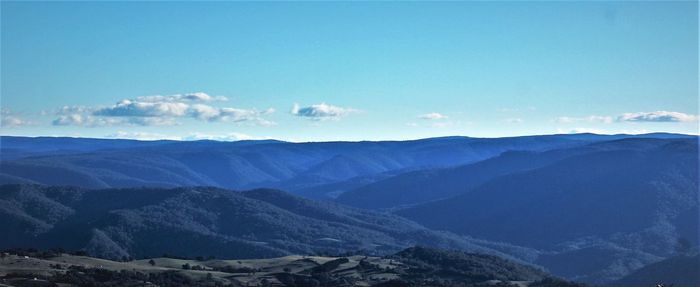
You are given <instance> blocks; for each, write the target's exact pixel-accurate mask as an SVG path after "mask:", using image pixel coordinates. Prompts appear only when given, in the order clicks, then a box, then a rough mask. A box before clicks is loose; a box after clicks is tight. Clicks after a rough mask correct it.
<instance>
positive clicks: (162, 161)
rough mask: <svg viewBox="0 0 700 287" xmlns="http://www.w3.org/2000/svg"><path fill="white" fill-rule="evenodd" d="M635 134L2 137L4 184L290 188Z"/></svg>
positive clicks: (0, 158)
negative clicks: (327, 138) (359, 138)
mask: <svg viewBox="0 0 700 287" xmlns="http://www.w3.org/2000/svg"><path fill="white" fill-rule="evenodd" d="M629 137H655V138H662V137H663V138H680V137H688V136H686V135H675V134H649V135H634V136H633V135H594V134H573V135H547V136H523V137H512V138H469V137H443V138H430V139H422V140H412V141H379V142H310V143H290V142H281V141H274V140H263V141H238V142H217V141H192V142H187V141H184V142H183V141H134V140H118V139H83V138H50V137H39V138H26V137H10V136H2V137H0V183H35V184H47V185H75V186H81V187H87V188H109V187H138V186H152V187H177V186H217V187H222V188H232V189H252V188H261V187H269V188H279V189H284V190H287V191H290V192H294V191H295V190H302V189H310V188H313V187H315V186H321V185H327V184H332V183H339V182H342V181H345V180H348V179H351V178H355V177H365V178H372V176H374V175H379V174H382V173H386V172H393V171H400V170H411V169H418V168H431V167H433V168H434V167H448V166H456V165H463V164H468V163H473V162H477V161H480V160H484V159H487V158H491V157H494V156H497V155H499V154H501V153H503V152H505V151H509V150H522V151H545V150H550V149H555V148H564V147H571V146H578V145H583V144H587V143H591V142H595V141H602V140H610V139H617V138H629Z"/></svg>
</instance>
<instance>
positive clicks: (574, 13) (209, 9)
mask: <svg viewBox="0 0 700 287" xmlns="http://www.w3.org/2000/svg"><path fill="white" fill-rule="evenodd" d="M0 5H2V23H1V24H2V34H1V36H2V39H1V40H2V47H1V48H2V50H1V54H2V58H1V68H2V70H1V72H2V75H1V84H2V85H1V102H0V103H1V105H2V116H3V125H2V134H5V135H31V136H39V135H52V136H57V135H67V136H84V137H134V138H145V139H150V138H175V139H196V138H218V139H236V138H277V139H283V140H293V141H308V140H313V141H318V140H379V139H413V138H423V137H433V136H446V135H466V136H485V137H498V136H511V135H527V134H552V133H570V132H576V131H593V132H600V133H619V132H625V133H642V132H656V131H667V132H680V133H692V134H697V133H698V118H697V114H698V76H699V75H698V4H697V2H694V1H693V2H658V3H654V2H623V1H618V2H500V3H490V2H467V3H455V2H448V3H415V2H410V3H387V2H382V3H367V2H361V3H337V2H334V3H313V2H305V3H221V2H213V3H197V2H169V3H155V2H150V3H130V2H108V3H99V2H91V3H81V2H75V3H30V2H6V1H3V2H2V4H0ZM195 92H198V93H204V95H203V94H192V93H195ZM156 95H160V96H161V97H149V96H156ZM224 97H225V98H226V99H227V100H225V101H224V100H223V99H224ZM295 103H296V104H297V105H296V106H295Z"/></svg>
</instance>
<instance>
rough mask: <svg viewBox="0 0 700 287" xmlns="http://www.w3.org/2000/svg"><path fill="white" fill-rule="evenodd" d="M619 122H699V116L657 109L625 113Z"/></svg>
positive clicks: (619, 118)
mask: <svg viewBox="0 0 700 287" xmlns="http://www.w3.org/2000/svg"><path fill="white" fill-rule="evenodd" d="M617 121H619V122H660V123H663V122H697V121H698V116H697V115H691V114H685V113H681V112H669V111H655V112H637V113H624V114H622V115H620V116H618V117H617Z"/></svg>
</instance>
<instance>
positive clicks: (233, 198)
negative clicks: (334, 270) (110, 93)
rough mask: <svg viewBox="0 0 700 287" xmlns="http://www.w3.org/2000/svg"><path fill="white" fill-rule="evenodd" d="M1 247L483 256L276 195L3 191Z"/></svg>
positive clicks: (389, 220)
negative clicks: (431, 250) (427, 248)
mask: <svg viewBox="0 0 700 287" xmlns="http://www.w3.org/2000/svg"><path fill="white" fill-rule="evenodd" d="M0 220H1V222H0V223H1V224H2V225H3V229H4V230H5V231H6V232H5V234H7V235H8V236H3V237H2V238H0V248H11V247H41V248H51V247H62V248H65V249H67V250H78V249H80V250H85V251H87V252H88V253H89V254H92V255H95V256H100V257H106V258H122V257H143V256H158V255H161V254H164V253H168V254H175V255H181V256H199V255H202V256H209V255H214V256H217V257H221V256H225V257H244V258H254V257H270V256H279V255H285V254H291V253H296V254H314V253H318V252H332V253H339V252H345V251H352V250H367V252H368V253H377V254H382V253H387V252H391V251H394V250H398V249H400V248H402V247H405V246H409V245H412V244H425V245H431V246H437V247H447V248H456V249H471V250H482V251H489V250H488V249H487V248H482V247H480V246H479V245H477V244H474V243H471V242H469V241H467V240H466V239H464V238H461V237H458V236H454V235H449V234H443V233H436V232H433V231H430V230H428V229H426V228H424V227H422V226H420V225H418V224H415V223H413V222H411V221H408V220H406V219H403V218H400V217H397V216H393V215H387V214H380V213H374V212H369V211H364V210H357V209H353V208H348V207H343V206H340V205H337V204H333V203H319V202H315V201H311V200H307V199H302V198H298V197H294V196H291V195H288V194H285V193H283V192H280V191H275V190H254V191H248V192H235V191H230V190H223V189H217V188H176V189H157V188H131V189H105V190H86V189H79V188H62V187H41V186H37V185H4V186H0Z"/></svg>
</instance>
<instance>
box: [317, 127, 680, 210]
mask: <svg viewBox="0 0 700 287" xmlns="http://www.w3.org/2000/svg"><path fill="white" fill-rule="evenodd" d="M583 136H584V135H581V137H583ZM618 141H619V139H614V140H612V141H604V142H594V143H592V144H587V145H584V146H574V147H565V148H558V149H552V150H547V151H506V152H503V153H501V154H500V155H499V156H496V157H492V158H489V159H486V160H483V161H479V162H476V163H472V164H467V165H462V166H455V167H447V168H432V169H421V170H415V171H410V172H405V173H400V174H397V175H394V176H387V177H384V178H383V179H380V180H376V181H374V182H369V183H366V184H364V185H361V186H351V187H350V188H346V189H348V190H347V191H345V192H343V193H342V194H340V195H339V196H338V198H337V199H336V200H337V201H338V202H340V203H343V204H347V205H351V206H356V207H361V208H369V209H381V208H396V207H401V206H408V205H413V204H418V203H424V202H428V201H434V200H438V199H443V198H448V197H451V196H455V195H459V194H461V193H466V192H469V191H470V190H472V189H474V188H476V187H479V186H480V185H482V184H484V183H486V182H488V181H489V180H491V179H494V178H496V177H498V176H502V175H507V174H510V173H515V172H522V171H527V170H532V169H536V168H540V167H544V166H546V165H549V164H552V163H554V162H556V161H560V160H562V159H565V158H569V157H573V156H577V155H582V154H587V153H592V152H596V151H604V150H607V151H616V150H621V151H624V150H644V149H646V148H648V147H649V146H654V145H657V144H660V143H664V142H666V141H667V139H663V140H662V139H657V138H636V139H628V140H627V141H625V143H624V144H617V142H618ZM597 143H601V144H597ZM604 143H609V144H604ZM346 186H349V185H346ZM317 188H321V187H317Z"/></svg>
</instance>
